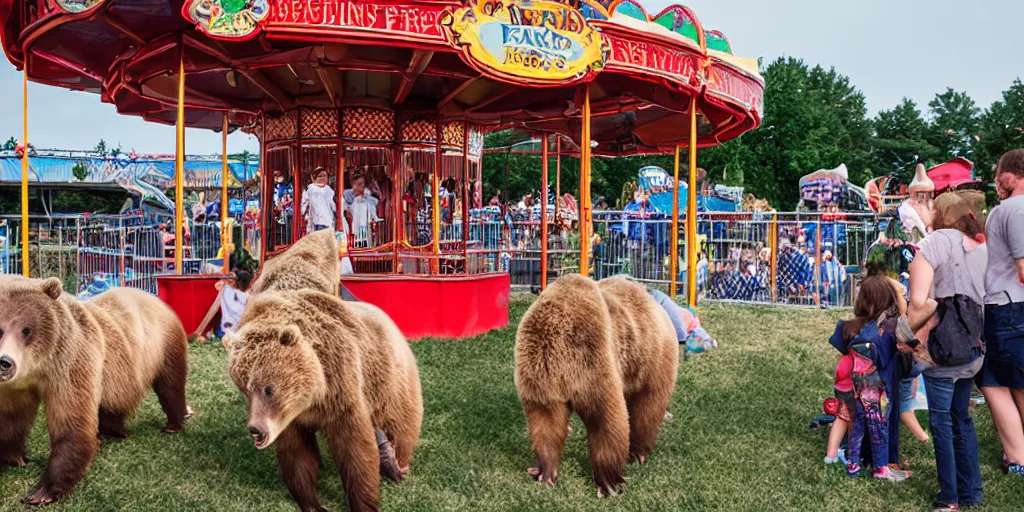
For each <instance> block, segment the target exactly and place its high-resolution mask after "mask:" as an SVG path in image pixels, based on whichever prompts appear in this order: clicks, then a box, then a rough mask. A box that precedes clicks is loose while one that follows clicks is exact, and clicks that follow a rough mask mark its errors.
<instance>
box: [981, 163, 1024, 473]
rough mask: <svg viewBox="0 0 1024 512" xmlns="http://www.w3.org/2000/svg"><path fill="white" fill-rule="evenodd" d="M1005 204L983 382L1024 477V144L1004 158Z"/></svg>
mask: <svg viewBox="0 0 1024 512" xmlns="http://www.w3.org/2000/svg"><path fill="white" fill-rule="evenodd" d="M996 190H997V191H998V192H999V199H1001V200H1002V203H1001V204H1000V205H999V206H997V207H995V208H993V209H992V213H990V214H989V216H988V225H987V228H986V231H987V236H988V270H987V272H986V273H985V289H986V293H985V348H986V351H987V354H986V358H985V364H984V366H983V368H982V370H981V374H980V375H979V377H980V379H979V383H978V385H979V387H981V391H982V393H984V394H985V399H986V401H987V402H988V406H989V410H990V411H991V412H992V421H993V423H995V424H996V427H997V428H996V430H997V431H998V432H999V440H1000V441H1001V442H1002V445H1003V453H1004V455H1003V471H1004V472H1007V473H1009V474H1011V475H1013V476H1015V477H1018V478H1020V477H1024V424H1022V421H1021V418H1022V416H1024V415H1022V411H1021V409H1022V408H1021V405H1020V404H1024V149H1017V150H1014V151H1010V152H1008V153H1006V154H1005V155H1003V157H1002V158H1000V159H999V167H998V168H997V169H996Z"/></svg>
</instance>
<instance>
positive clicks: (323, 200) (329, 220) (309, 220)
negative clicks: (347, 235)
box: [302, 167, 337, 233]
mask: <svg viewBox="0 0 1024 512" xmlns="http://www.w3.org/2000/svg"><path fill="white" fill-rule="evenodd" d="M336 211H337V209H336V206H335V203H334V189H332V188H331V186H330V185H328V184H327V170H326V169H324V168H323V167H317V168H316V169H313V182H312V183H310V184H309V186H308V187H306V192H305V194H303V195H302V215H303V217H304V218H305V219H306V231H307V232H308V233H311V232H313V231H320V230H322V229H333V228H334V217H335V212H336Z"/></svg>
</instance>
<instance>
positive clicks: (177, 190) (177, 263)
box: [174, 46, 185, 276]
mask: <svg viewBox="0 0 1024 512" xmlns="http://www.w3.org/2000/svg"><path fill="white" fill-rule="evenodd" d="M174 131H175V140H174V273H175V274H178V275H179V276H180V275H181V274H183V273H184V270H185V269H184V268H183V265H184V261H185V260H184V256H185V255H184V251H185V245H184V242H185V233H184V229H183V226H182V223H183V222H184V219H185V49H184V46H182V50H181V55H180V56H179V60H178V119H177V123H176V124H175V130H174Z"/></svg>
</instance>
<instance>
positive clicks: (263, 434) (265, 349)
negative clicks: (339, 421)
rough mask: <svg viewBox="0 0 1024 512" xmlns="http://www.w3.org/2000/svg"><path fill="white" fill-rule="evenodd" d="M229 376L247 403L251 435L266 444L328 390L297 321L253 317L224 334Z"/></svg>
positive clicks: (260, 442)
mask: <svg viewBox="0 0 1024 512" xmlns="http://www.w3.org/2000/svg"><path fill="white" fill-rule="evenodd" d="M224 346H225V347H227V349H228V354H229V360H230V363H229V364H230V372H231V379H232V380H233V381H234V382H235V385H236V386H238V389H239V391H241V392H242V394H243V395H244V396H245V398H246V401H247V402H248V403H249V425H248V426H249V434H251V435H252V439H253V442H254V443H255V444H256V448H257V449H260V450H262V449H264V448H266V447H268V446H270V445H272V444H274V441H275V440H277V436H279V435H280V434H281V432H284V430H285V429H286V428H288V426H289V425H290V424H291V423H292V421H294V420H295V419H296V418H297V417H298V416H299V415H300V414H302V413H303V412H306V411H307V410H309V409H310V408H311V407H312V406H313V404H314V403H316V402H318V401H320V400H322V399H323V397H324V396H325V395H326V394H327V381H326V379H325V377H324V370H323V366H321V364H320V358H319V357H318V356H317V354H316V352H315V351H314V350H313V347H312V346H311V345H310V343H309V341H307V340H306V339H305V338H304V337H303V335H302V331H301V330H300V329H299V328H298V327H297V326H295V325H293V324H288V325H260V323H259V322H250V323H247V324H246V325H243V326H242V328H241V329H239V330H238V332H236V333H227V334H225V335H224Z"/></svg>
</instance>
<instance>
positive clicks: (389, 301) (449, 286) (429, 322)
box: [341, 273, 509, 339]
mask: <svg viewBox="0 0 1024 512" xmlns="http://www.w3.org/2000/svg"><path fill="white" fill-rule="evenodd" d="M341 284H342V286H344V287H345V288H346V289H347V290H348V291H349V292H350V293H352V295H355V297H356V298H357V299H359V300H361V301H363V302H369V303H370V304H373V305H375V306H377V307H379V308H381V309H383V310H384V312H385V313H387V314H388V316H390V317H391V319H392V320H394V321H395V324H397V325H398V328H399V329H401V331H402V334H405V337H407V338H409V339H418V338H425V337H439V338H469V337H471V336H476V335H478V334H483V333H485V332H487V331H490V330H492V329H498V328H501V327H505V326H506V325H508V303H509V275H508V274H504V273H502V274H481V275H472V276H434V277H414V276H399V275H386V276H373V275H362V276H360V275H347V276H343V277H342V278H341Z"/></svg>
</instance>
